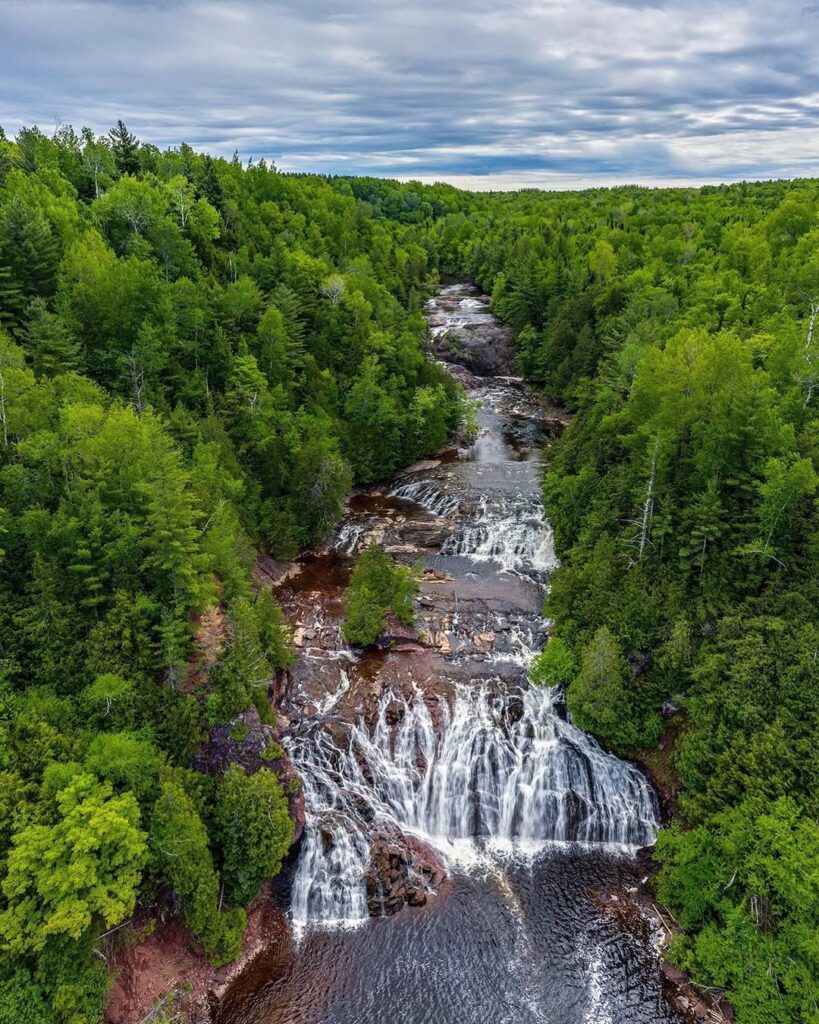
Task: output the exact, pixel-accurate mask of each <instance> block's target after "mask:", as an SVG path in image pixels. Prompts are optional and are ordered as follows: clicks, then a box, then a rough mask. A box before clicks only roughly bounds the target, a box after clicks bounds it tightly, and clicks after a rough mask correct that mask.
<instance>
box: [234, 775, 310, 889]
mask: <svg viewBox="0 0 819 1024" xmlns="http://www.w3.org/2000/svg"><path fill="white" fill-rule="evenodd" d="M215 817H216V828H217V831H218V835H219V845H220V846H221V848H222V851H223V857H224V865H223V870H224V877H225V887H226V891H227V893H228V895H229V897H230V899H231V900H232V901H233V902H234V903H238V904H242V905H246V904H248V903H249V902H250V901H251V900H252V899H254V898H255V897H256V896H257V895H258V893H259V889H260V887H261V884H262V882H263V881H264V879H265V878H272V877H273V876H274V875H276V874H277V873H278V871H279V868H280V867H281V862H282V858H283V857H284V855H285V854H286V853H287V851H288V849H289V848H290V844H291V843H292V841H293V820H292V818H291V817H290V814H289V812H288V808H287V799H286V797H285V795H284V793H283V792H282V788H281V786H280V785H279V780H278V779H277V778H276V776H275V775H274V774H273V772H271V771H269V770H268V769H266V768H262V769H260V770H259V771H257V772H256V773H255V774H254V775H250V776H248V775H245V773H244V771H243V770H242V768H240V767H239V765H232V766H231V767H230V768H228V770H227V771H226V772H225V774H224V776H223V778H222V780H221V782H220V783H219V788H218V791H217V794H216V808H215Z"/></svg>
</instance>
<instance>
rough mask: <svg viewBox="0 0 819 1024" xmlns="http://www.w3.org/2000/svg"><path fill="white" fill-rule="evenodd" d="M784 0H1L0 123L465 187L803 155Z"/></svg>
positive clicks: (811, 126)
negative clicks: (65, 127) (124, 128)
mask: <svg viewBox="0 0 819 1024" xmlns="http://www.w3.org/2000/svg"><path fill="white" fill-rule="evenodd" d="M817 10H819V7H806V8H804V9H803V10H801V11H800V9H799V8H798V6H797V7H794V5H793V3H792V0H766V2H762V0H724V2H723V3H721V4H719V5H715V4H713V2H712V0H668V2H665V0H584V2H582V3H579V2H577V0H462V2H461V3H459V4H457V5H455V4H446V3H442V2H441V0H402V2H401V3H397V2H395V0H294V2H275V0H238V2H232V3H230V4H226V3H222V2H215V0H116V2H115V0H25V2H22V0H21V2H17V0H6V2H5V3H3V2H0V13H2V17H3V32H2V36H0V124H2V125H3V126H4V127H5V128H6V130H7V132H8V131H11V132H13V131H15V130H16V129H17V128H19V127H20V125H22V124H32V123H39V124H40V125H41V127H43V128H44V129H49V128H51V127H53V125H54V123H55V121H58V120H59V121H62V122H71V123H74V124H75V125H78V126H79V125H82V124H87V125H89V126H90V127H92V128H94V129H95V130H97V131H104V130H106V129H107V128H108V127H109V126H110V124H111V123H112V122H113V121H114V120H115V119H116V118H117V117H120V116H121V117H123V118H124V120H125V121H126V122H127V123H128V125H129V127H131V128H132V129H133V130H135V131H136V132H137V134H138V135H140V137H142V138H143V139H146V140H150V141H152V142H155V143H156V144H157V145H160V146H166V145H174V144H177V143H178V142H180V141H182V140H185V141H188V142H190V143H191V144H192V145H194V146H199V147H202V148H205V149H208V150H210V151H212V152H219V153H224V154H230V153H232V152H233V151H234V149H235V150H238V151H239V153H240V155H241V156H242V157H244V158H247V157H249V156H254V157H256V158H259V157H262V156H264V157H267V158H268V159H270V158H272V159H275V161H276V163H277V164H278V165H279V166H280V167H282V168H284V169H288V170H316V171H321V172H331V173H359V172H360V173H377V174H386V175H393V176H401V177H419V178H422V179H425V180H434V179H435V178H444V179H453V180H454V179H457V180H458V181H459V182H460V183H461V184H465V185H471V186H472V187H515V186H517V185H537V184H543V185H545V186H548V187H563V186H571V187H576V186H578V185H580V184H585V183H589V184H598V183H601V182H608V183H614V182H616V181H640V182H650V181H656V182H672V181H673V182H678V181H700V180H701V181H715V180H731V179H736V178H742V177H777V176H794V175H807V174H816V173H819V150H817V145H816V141H815V140H816V138H817V137H819V136H817V133H816V126H817V115H818V114H819V65H818V64H817V58H816V56H815V54H814V52H813V48H812V46H811V42H810V38H809V35H808V33H806V31H805V28H806V24H805V18H806V17H810V16H811V15H812V14H814V13H816V11H817Z"/></svg>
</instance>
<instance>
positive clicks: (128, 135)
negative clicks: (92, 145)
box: [108, 118, 139, 175]
mask: <svg viewBox="0 0 819 1024" xmlns="http://www.w3.org/2000/svg"><path fill="white" fill-rule="evenodd" d="M108 138H109V139H110V140H111V151H112V152H113V154H114V162H115V163H116V165H117V170H118V171H119V173H120V175H123V174H137V173H138V172H139V140H138V139H137V137H136V136H135V135H134V134H133V132H129V131H128V129H127V128H126V127H125V123H124V122H123V120H122V118H120V119H119V120H118V121H117V123H116V124H115V125H114V127H113V128H112V129H111V131H110V132H108Z"/></svg>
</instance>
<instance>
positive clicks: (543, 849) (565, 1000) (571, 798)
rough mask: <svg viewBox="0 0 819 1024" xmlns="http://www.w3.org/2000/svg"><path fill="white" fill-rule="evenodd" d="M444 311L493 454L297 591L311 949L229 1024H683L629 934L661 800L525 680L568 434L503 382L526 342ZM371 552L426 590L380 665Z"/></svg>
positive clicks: (299, 900)
mask: <svg viewBox="0 0 819 1024" xmlns="http://www.w3.org/2000/svg"><path fill="white" fill-rule="evenodd" d="M426 314H427V318H428V321H429V324H430V331H431V337H432V340H433V344H434V346H435V351H436V352H437V354H438V355H439V356H445V357H447V358H449V359H460V360H461V361H462V362H466V363H467V365H468V366H469V367H470V368H469V369H468V368H465V367H464V366H462V365H460V366H456V365H453V366H452V367H451V370H452V372H453V374H454V375H455V376H457V377H458V379H460V380H461V381H462V382H463V383H464V385H465V387H466V388H467V391H468V392H469V394H470V397H472V398H475V399H478V400H479V401H480V403H481V404H480V408H479V410H478V414H477V415H478V426H479V433H478V436H477V438H476V439H475V440H474V443H469V444H465V445H464V446H463V447H460V448H458V447H453V448H452V449H450V450H448V451H446V452H443V453H441V454H440V455H439V456H438V457H436V458H434V459H430V460H427V461H426V462H424V463H420V464H418V465H417V466H415V467H411V468H410V470H408V471H406V472H404V473H402V474H401V475H400V476H399V477H398V478H397V479H396V480H395V481H393V482H392V484H391V485H389V486H386V487H383V488H380V489H370V490H367V491H366V492H361V493H358V494H356V495H354V496H353V497H352V498H351V500H350V501H349V503H348V509H347V513H346V515H345V518H344V520H343V522H342V523H341V525H340V527H339V528H338V530H337V531H336V533H335V535H334V538H333V542H332V545H331V548H330V549H329V550H327V551H324V552H322V553H315V554H310V555H308V556H305V557H303V558H301V559H300V560H299V561H298V562H297V564H296V565H295V567H294V571H293V572H292V573H290V574H288V576H287V577H286V578H285V580H284V581H283V582H282V583H281V584H280V585H279V587H278V598H279V600H280V601H281V603H282V606H283V608H284V610H285V613H286V615H287V616H288V618H289V619H290V621H291V622H293V623H294V625H295V627H296V637H295V639H296V643H297V646H298V649H299V657H298V660H297V663H296V665H295V666H294V667H293V669H292V670H291V671H290V672H289V673H288V676H287V679H286V681H285V684H284V686H283V689H282V692H281V694H280V699H279V702H278V703H279V706H280V715H281V721H282V722H283V724H284V726H285V738H284V744H285V747H286V749H287V751H288V754H289V756H290V758H291V760H292V761H293V763H294V765H295V766H296V768H297V770H298V771H299V773H300V774H301V776H302V778H303V779H304V785H305V805H306V828H305V833H304V837H303V839H302V841H301V845H300V848H299V852H298V856H297V859H296V861H295V863H294V864H293V865H292V866H291V868H290V871H289V873H287V874H286V875H285V879H284V882H283V883H282V885H281V886H280V888H281V889H282V895H283V898H284V899H285V900H286V901H287V903H288V912H289V917H290V921H291V937H290V938H289V940H288V942H286V943H285V944H283V945H282V946H280V947H279V948H277V949H276V950H274V951H273V952H272V953H271V955H270V956H269V957H267V958H264V959H262V960H261V961H260V962H257V963H256V964H254V966H253V968H252V969H251V970H250V971H248V972H247V973H246V975H243V976H242V979H240V983H239V984H238V985H236V986H234V989H233V990H232V991H231V993H229V996H228V998H227V999H226V1000H225V1002H224V1004H223V1006H222V1008H221V1011H220V1014H219V1020H220V1024H382V1022H383V1024H398V1022H405V1024H505V1022H508V1024H536V1022H537V1024H546V1022H548V1024H660V1022H671V1021H675V1020H678V1018H677V1017H676V1015H675V1014H674V1012H673V1011H672V1010H671V1009H670V1007H669V1006H668V1004H667V1003H666V1001H665V999H664V997H663V994H662V986H661V982H660V972H659V962H658V958H657V955H656V953H655V952H654V949H653V947H652V944H651V941H650V935H649V931H650V928H649V926H648V924H646V923H643V924H639V923H638V926H637V927H635V926H634V920H633V918H634V915H633V914H632V915H631V919H630V924H631V926H630V927H624V920H626V918H628V915H627V914H624V913H622V912H621V908H622V907H623V906H625V905H628V894H629V893H633V892H636V891H637V890H638V889H639V887H640V885H641V881H642V879H641V877H640V876H641V874H643V873H644V872H643V871H642V869H641V862H640V860H639V859H638V858H637V857H636V853H637V850H638V849H639V848H641V847H645V846H647V845H650V844H651V843H652V842H653V840H654V836H655V834H656V829H657V801H656V797H655V795H654V793H653V791H652V789H651V787H650V785H649V783H648V782H647V780H646V779H645V778H644V777H643V775H642V774H640V772H639V771H638V770H637V769H636V768H635V767H634V766H632V765H630V764H628V763H626V762H623V761H620V760H618V759H616V758H614V757H612V756H610V755H608V754H606V753H605V752H604V751H603V750H601V748H600V747H599V746H598V745H597V744H596V743H595V741H594V740H592V739H591V738H590V737H588V736H586V735H585V734H584V733H582V732H580V731H579V730H578V729H576V728H575V727H574V726H573V725H571V723H570V722H569V721H568V720H567V715H566V711H565V708H564V707H563V704H562V700H561V695H560V694H558V693H552V692H550V691H548V690H544V689H539V688H535V687H531V686H529V684H528V681H527V675H526V670H527V665H528V663H529V661H530V659H531V657H532V656H533V654H534V653H535V652H536V651H537V650H538V649H539V648H540V647H541V646H542V645H543V643H544V642H545V639H546V627H547V623H546V622H545V621H544V620H543V618H542V604H543V593H544V588H545V587H546V586H548V579H549V574H550V572H551V571H552V570H553V569H554V568H555V566H556V559H555V554H554V549H553V545H552V537H551V531H550V529H549V526H548V524H547V523H546V522H545V519H544V517H543V509H542V505H541V498H540V481H541V479H542V473H543V468H544V460H547V459H548V452H549V447H550V444H551V441H552V439H553V434H552V433H551V432H550V429H549V417H548V416H547V414H546V413H545V412H544V410H543V408H542V406H541V405H540V404H539V402H538V401H537V399H536V397H535V396H534V395H533V394H532V393H531V392H530V391H529V390H528V389H527V388H526V386H525V385H524V384H523V383H522V382H521V381H520V380H518V379H517V378H515V377H513V376H510V375H508V374H505V373H504V372H503V371H505V370H508V369H509V366H508V349H509V335H508V332H506V331H505V329H504V328H503V327H502V325H500V324H499V323H498V322H497V320H495V318H494V317H493V316H492V314H491V313H490V312H489V309H488V300H487V299H486V298H485V297H484V296H481V295H480V294H479V293H478V292H477V291H476V290H475V289H474V288H472V287H471V286H470V285H467V284H452V285H449V286H447V287H445V288H443V289H442V291H441V292H440V293H439V294H438V296H436V297H435V298H434V299H432V300H430V302H429V303H428V304H427V307H426ZM493 352H494V353H495V354H496V356H497V358H495V357H494V356H492V355H491V353H493ZM487 353H489V356H487ZM473 370H478V371H480V372H481V374H482V375H481V376H476V375H475V373H473V372H472V371H473ZM368 543H377V544H379V545H381V546H382V547H384V548H385V549H386V550H387V551H388V552H390V553H391V555H392V556H393V557H394V558H395V559H396V560H399V561H403V562H405V563H415V564H418V565H419V566H420V567H421V569H422V573H423V574H422V579H421V588H420V594H419V601H418V609H419V613H418V618H417V622H416V624H415V627H414V628H411V629H408V628H406V627H401V626H400V625H399V624H397V623H391V624H390V628H389V633H390V643H389V644H385V645H383V646H382V647H380V648H378V649H371V650H369V651H367V652H366V653H364V654H362V653H361V652H356V651H351V650H350V649H349V648H348V647H347V646H346V645H345V644H344V642H343V640H342V639H341V636H340V633H339V625H340V620H341V614H342V606H341V594H342V591H343V588H344V585H345V583H346V581H347V579H348V577H349V571H350V566H351V564H352V556H354V555H355V553H356V552H357V551H359V550H361V548H362V547H363V546H364V545H366V544H368ZM637 916H638V917H639V915H637ZM627 923H628V922H627Z"/></svg>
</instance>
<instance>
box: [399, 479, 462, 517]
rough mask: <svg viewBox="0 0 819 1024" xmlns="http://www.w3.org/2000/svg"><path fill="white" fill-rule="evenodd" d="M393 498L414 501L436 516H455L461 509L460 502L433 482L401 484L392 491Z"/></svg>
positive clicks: (416, 481)
mask: <svg viewBox="0 0 819 1024" xmlns="http://www.w3.org/2000/svg"><path fill="white" fill-rule="evenodd" d="M390 496H391V497H393V498H403V499H404V500H405V501H413V502H415V504H416V505H420V506H421V507H422V508H425V509H426V510H427V512H431V513H432V514H433V515H435V516H454V515H455V514H456V512H458V510H459V509H460V505H461V503H460V501H459V500H458V499H457V498H455V497H453V496H452V495H451V494H445V493H444V492H443V491H442V490H441V489H440V488H439V487H438V486H437V485H436V484H435V483H433V482H432V481H431V480H414V481H412V482H411V483H408V484H399V486H398V487H395V488H393V490H391V491H390Z"/></svg>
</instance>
